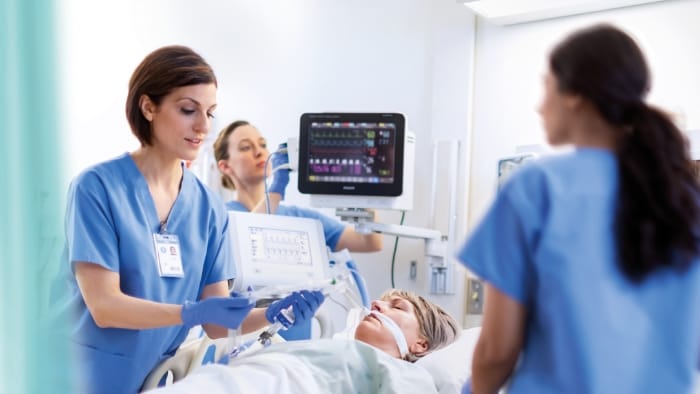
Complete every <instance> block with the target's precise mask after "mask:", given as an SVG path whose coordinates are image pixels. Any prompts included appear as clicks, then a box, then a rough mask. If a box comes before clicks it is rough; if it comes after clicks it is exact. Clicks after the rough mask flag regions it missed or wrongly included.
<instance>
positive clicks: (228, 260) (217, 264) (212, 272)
mask: <svg viewBox="0 0 700 394" xmlns="http://www.w3.org/2000/svg"><path fill="white" fill-rule="evenodd" d="M224 214H225V215H224V218H223V221H222V225H221V226H220V228H221V230H220V231H217V232H216V233H215V235H216V236H214V237H212V240H211V241H210V250H212V251H213V252H212V253H211V254H208V256H207V260H211V264H207V266H209V267H210V268H209V271H208V272H207V273H205V275H204V278H203V279H204V280H203V285H204V286H206V285H210V284H212V283H216V282H221V281H224V280H229V279H235V278H236V264H235V263H234V261H233V254H232V253H231V240H230V234H229V231H228V226H229V218H228V214H226V212H225V211H224Z"/></svg>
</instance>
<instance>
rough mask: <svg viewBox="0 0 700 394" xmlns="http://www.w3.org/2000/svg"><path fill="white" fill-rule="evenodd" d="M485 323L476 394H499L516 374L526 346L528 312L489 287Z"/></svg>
mask: <svg viewBox="0 0 700 394" xmlns="http://www.w3.org/2000/svg"><path fill="white" fill-rule="evenodd" d="M485 290H486V302H485V305H484V321H483V323H482V327H481V333H480V335H479V340H478V341H477V343H476V348H475V349H474V358H473V361H472V377H471V380H472V392H473V393H474V394H481V393H496V392H497V391H498V390H499V389H500V388H501V386H503V384H505V382H506V380H507V379H508V377H509V376H510V374H511V373H512V372H513V368H514V367H515V364H516V362H517V361H518V356H519V355H520V351H521V349H522V347H523V341H524V334H525V317H526V314H527V310H526V309H525V307H524V306H522V305H521V304H520V303H518V302H516V301H515V300H513V299H512V298H510V297H508V296H507V295H505V294H504V293H502V292H501V291H499V290H498V289H496V288H495V287H493V286H491V285H490V284H488V283H486V284H485Z"/></svg>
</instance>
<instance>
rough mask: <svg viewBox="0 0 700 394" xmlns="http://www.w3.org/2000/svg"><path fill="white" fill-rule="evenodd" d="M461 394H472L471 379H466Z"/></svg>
mask: <svg viewBox="0 0 700 394" xmlns="http://www.w3.org/2000/svg"><path fill="white" fill-rule="evenodd" d="M462 394H472V378H468V379H467V381H466V382H465V383H464V386H462Z"/></svg>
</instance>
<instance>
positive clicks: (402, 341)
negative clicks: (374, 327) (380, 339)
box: [370, 311, 408, 358]
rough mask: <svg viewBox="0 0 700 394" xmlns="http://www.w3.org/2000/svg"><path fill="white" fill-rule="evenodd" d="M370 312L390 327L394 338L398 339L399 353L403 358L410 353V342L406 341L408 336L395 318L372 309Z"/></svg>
mask: <svg viewBox="0 0 700 394" xmlns="http://www.w3.org/2000/svg"><path fill="white" fill-rule="evenodd" d="M370 314H372V316H376V317H377V318H378V319H379V320H381V321H382V324H383V325H384V326H385V327H386V328H388V329H389V331H390V332H391V335H393V336H394V339H395V340H396V345H397V346H398V347H399V355H400V356H401V358H404V357H406V355H407V354H408V342H406V336H405V335H403V331H401V328H399V326H398V325H397V324H396V323H395V322H394V321H393V320H391V318H390V317H388V316H386V315H383V314H382V313H379V312H377V311H371V312H370Z"/></svg>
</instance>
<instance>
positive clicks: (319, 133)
mask: <svg viewBox="0 0 700 394" xmlns="http://www.w3.org/2000/svg"><path fill="white" fill-rule="evenodd" d="M298 149H299V151H298V154H299V156H298V157H299V159H298V160H299V161H298V164H299V166H298V169H299V177H298V180H299V181H298V188H299V191H300V192H301V193H305V194H310V196H311V205H312V206H315V207H319V208H350V207H351V208H376V209H392V210H411V209H412V208H413V175H414V150H415V137H414V136H413V134H412V133H407V132H406V131H405V119H404V117H403V115H401V114H398V113H330V112H327V113H305V114H303V115H302V116H301V120H300V131H299V141H298ZM290 159H291V157H290ZM294 159H296V157H295V158H294Z"/></svg>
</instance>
